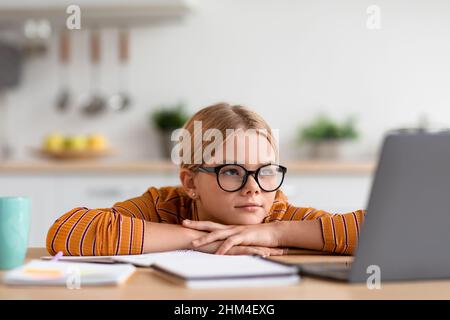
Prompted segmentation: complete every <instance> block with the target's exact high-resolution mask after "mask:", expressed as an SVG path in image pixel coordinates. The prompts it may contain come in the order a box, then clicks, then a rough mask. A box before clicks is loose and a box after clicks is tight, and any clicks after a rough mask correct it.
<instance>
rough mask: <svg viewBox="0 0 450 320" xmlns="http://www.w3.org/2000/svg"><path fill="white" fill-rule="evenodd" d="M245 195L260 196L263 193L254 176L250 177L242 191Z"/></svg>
mask: <svg viewBox="0 0 450 320" xmlns="http://www.w3.org/2000/svg"><path fill="white" fill-rule="evenodd" d="M241 191H242V194H243V195H249V194H254V193H256V194H258V193H260V192H261V189H260V187H259V185H258V183H257V182H256V180H255V177H254V175H253V174H250V175H248V178H247V182H245V185H244V187H242V189H241Z"/></svg>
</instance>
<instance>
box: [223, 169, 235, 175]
mask: <svg viewBox="0 0 450 320" xmlns="http://www.w3.org/2000/svg"><path fill="white" fill-rule="evenodd" d="M221 174H224V175H226V176H238V175H239V170H237V169H225V170H223V171H222V172H221Z"/></svg>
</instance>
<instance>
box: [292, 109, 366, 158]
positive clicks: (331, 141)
mask: <svg viewBox="0 0 450 320" xmlns="http://www.w3.org/2000/svg"><path fill="white" fill-rule="evenodd" d="M357 137H358V132H357V131H356V129H355V121H354V118H353V117H349V118H348V119H347V120H346V121H344V122H343V123H342V124H339V123H337V122H336V121H334V120H332V119H330V118H329V117H327V116H326V115H319V116H317V117H316V118H315V119H314V120H313V122H312V123H311V124H310V125H308V126H306V127H304V128H301V129H300V134H299V138H300V142H301V143H302V142H306V143H309V145H310V147H311V148H310V157H311V158H313V159H324V158H325V159H336V158H337V157H338V154H339V146H340V144H341V143H342V142H343V141H348V140H354V139H356V138H357Z"/></svg>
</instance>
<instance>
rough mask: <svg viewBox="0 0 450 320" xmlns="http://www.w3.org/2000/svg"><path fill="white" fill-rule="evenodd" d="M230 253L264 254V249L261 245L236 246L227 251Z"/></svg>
mask: <svg viewBox="0 0 450 320" xmlns="http://www.w3.org/2000/svg"><path fill="white" fill-rule="evenodd" d="M227 254H228V255H255V254H256V255H258V256H263V255H264V250H262V249H261V248H259V247H251V246H234V247H233V248H231V249H230V250H228V252H227Z"/></svg>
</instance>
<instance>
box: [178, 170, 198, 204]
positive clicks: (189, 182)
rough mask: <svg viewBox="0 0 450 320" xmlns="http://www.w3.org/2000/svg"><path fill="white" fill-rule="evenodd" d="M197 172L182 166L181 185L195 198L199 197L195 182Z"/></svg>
mask: <svg viewBox="0 0 450 320" xmlns="http://www.w3.org/2000/svg"><path fill="white" fill-rule="evenodd" d="M194 177H195V173H194V172H192V171H191V170H189V169H186V168H181V169H180V180H181V185H182V186H183V189H184V191H185V192H186V193H187V194H188V195H189V196H190V197H191V198H192V199H195V198H197V197H198V193H197V189H196V187H195V183H194Z"/></svg>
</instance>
